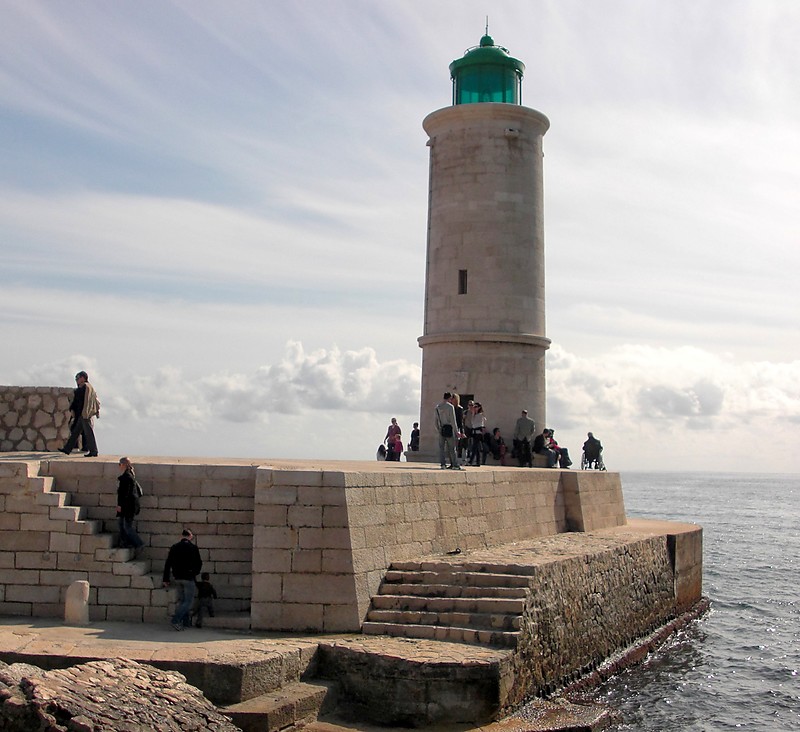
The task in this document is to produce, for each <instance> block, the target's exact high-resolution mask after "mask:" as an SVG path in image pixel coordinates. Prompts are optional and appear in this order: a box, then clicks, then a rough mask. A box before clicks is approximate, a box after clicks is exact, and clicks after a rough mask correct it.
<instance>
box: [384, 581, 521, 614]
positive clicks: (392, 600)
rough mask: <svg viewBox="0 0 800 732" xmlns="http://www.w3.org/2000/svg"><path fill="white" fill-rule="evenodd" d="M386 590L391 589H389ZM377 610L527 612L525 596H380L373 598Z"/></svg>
mask: <svg viewBox="0 0 800 732" xmlns="http://www.w3.org/2000/svg"><path fill="white" fill-rule="evenodd" d="M386 589H390V588H389V587H387V588H386ZM372 607H373V608H374V609H375V610H401V611H409V610H411V611H427V612H438V613H453V612H455V613H471V614H472V613H482V614H500V613H503V614H508V613H511V614H514V615H521V614H522V613H523V612H524V610H525V595H524V594H523V595H522V597H520V598H505V597H487V596H486V594H485V593H483V594H481V595H480V596H478V597H439V596H434V597H430V596H428V595H404V594H396V595H390V594H380V595H375V596H374V597H373V598H372Z"/></svg>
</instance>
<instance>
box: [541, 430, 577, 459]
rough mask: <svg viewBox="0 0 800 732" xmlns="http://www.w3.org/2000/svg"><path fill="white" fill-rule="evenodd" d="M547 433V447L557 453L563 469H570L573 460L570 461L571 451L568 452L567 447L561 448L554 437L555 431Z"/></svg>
mask: <svg viewBox="0 0 800 732" xmlns="http://www.w3.org/2000/svg"><path fill="white" fill-rule="evenodd" d="M547 432H548V441H547V446H548V447H549V448H550V449H551V450H553V451H554V452H555V454H556V457H557V458H558V463H559V465H560V466H561V467H562V468H568V467H569V466H570V465H572V460H570V459H569V450H567V448H566V447H560V446H559V444H558V443H557V442H556V438H555V437H554V431H553V430H547Z"/></svg>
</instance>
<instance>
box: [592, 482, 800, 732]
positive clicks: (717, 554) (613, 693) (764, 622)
mask: <svg viewBox="0 0 800 732" xmlns="http://www.w3.org/2000/svg"><path fill="white" fill-rule="evenodd" d="M622 486H623V492H624V494H625V506H626V509H627V513H628V515H629V516H635V517H650V518H665V519H672V520H676V521H687V522H692V523H698V524H700V525H702V527H703V562H704V574H703V592H704V594H705V595H706V596H707V597H709V598H710V600H711V603H712V609H711V611H710V612H709V613H708V614H707V615H705V616H704V617H703V618H702V619H701V620H699V621H697V622H695V623H693V624H692V625H691V626H690V627H689V628H688V629H687V630H686V631H684V632H682V633H681V634H679V635H678V636H676V637H675V638H673V639H672V641H671V642H670V643H668V644H667V645H666V646H664V647H663V648H662V649H660V650H659V652H658V653H656V654H653V655H652V656H651V657H650V658H648V660H647V661H646V662H645V663H644V664H642V665H640V666H637V667H635V668H632V669H630V670H628V671H627V672H625V673H623V674H621V675H620V676H618V677H616V678H614V679H612V680H611V681H609V682H608V683H606V684H605V685H603V686H602V687H600V688H599V689H598V690H597V693H596V694H595V699H596V700H597V701H602V702H604V703H606V704H608V705H610V706H612V707H614V708H615V709H617V710H619V711H620V712H621V714H622V717H623V720H624V721H623V722H622V723H621V724H619V725H617V726H615V727H614V728H613V729H614V730H637V732H640V731H644V732H666V731H669V732H679V731H681V730H684V731H688V730H693V731H694V730H742V729H743V730H764V731H765V732H782V731H783V730H787V731H788V730H793V731H794V732H798V730H800V603H798V593H799V592H800V561H798V554H800V500H799V499H800V476H797V475H749V474H733V473H731V474H719V473H699V474H698V473H693V474H683V473H624V474H623V475H622Z"/></svg>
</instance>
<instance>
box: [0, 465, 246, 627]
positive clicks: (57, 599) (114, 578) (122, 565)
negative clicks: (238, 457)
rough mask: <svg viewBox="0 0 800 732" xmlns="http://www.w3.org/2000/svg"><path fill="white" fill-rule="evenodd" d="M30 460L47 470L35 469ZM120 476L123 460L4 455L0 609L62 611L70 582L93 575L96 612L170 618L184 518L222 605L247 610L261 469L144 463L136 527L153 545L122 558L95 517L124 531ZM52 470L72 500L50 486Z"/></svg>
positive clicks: (104, 616) (106, 616)
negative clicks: (172, 553) (165, 578)
mask: <svg viewBox="0 0 800 732" xmlns="http://www.w3.org/2000/svg"><path fill="white" fill-rule="evenodd" d="M28 465H30V466H31V472H33V473H34V474H36V473H37V472H38V474H39V475H40V476H42V477H38V478H33V479H31V478H29V477H28V471H29V469H28ZM118 475H119V469H118V465H117V463H116V461H114V462H104V461H100V460H78V459H69V460H67V459H60V460H50V461H42V462H41V463H39V462H31V463H0V613H2V614H7V615H23V616H26V615H33V616H39V617H47V616H52V617H57V616H61V615H62V614H63V612H64V599H65V593H66V588H67V587H68V586H69V584H70V583H71V582H74V581H75V580H87V581H88V582H89V583H90V587H91V589H90V598H89V602H90V617H91V619H92V620H127V621H136V622H142V621H145V622H163V620H164V618H165V616H166V614H167V607H168V604H169V602H170V599H171V598H170V594H169V593H167V592H165V591H164V590H163V589H162V587H161V572H162V570H163V567H164V561H165V559H166V556H167V552H168V551H169V547H170V546H171V545H172V544H174V543H175V542H176V541H178V540H179V539H180V532H181V530H182V529H183V527H184V526H188V527H190V528H191V529H192V530H193V531H194V532H195V536H196V540H197V544H198V547H199V549H200V554H201V556H202V558H203V570H204V571H208V572H209V573H210V574H211V578H212V583H213V584H214V586H215V588H216V590H217V592H218V594H219V596H220V599H219V600H218V601H217V607H218V609H220V610H222V611H233V612H246V611H249V608H250V594H251V584H252V545H253V487H254V482H255V481H254V477H255V468H254V467H252V466H249V465H224V466H215V465H202V464H177V465H172V464H171V465H163V464H143V465H137V466H136V475H137V479H138V480H139V482H140V483H141V485H142V487H143V489H144V493H145V495H144V496H143V498H142V501H141V502H142V513H141V514H140V515H139V517H138V520H137V527H138V531H139V534H140V536H141V537H142V539H143V540H144V541H145V544H146V546H147V548H146V550H145V554H144V560H143V561H140V562H127V561H124V559H123V560H119V558H118V555H117V553H116V551H115V550H114V549H113V548H112V546H113V543H112V542H111V541H110V537H109V536H108V535H105V536H98V535H97V534H96V533H93V532H92V527H91V526H90V525H89V524H90V523H91V522H93V521H97V522H99V523H100V524H101V525H103V526H104V528H105V530H106V531H107V532H110V533H114V532H116V489H117V476H118ZM50 478H54V479H55V480H54V485H53V487H52V489H51V490H52V491H58V492H66V493H67V494H68V495H69V498H68V503H69V504H70V505H60V504H59V503H58V502H57V501H54V500H53V501H51V500H49V499H50V498H56V497H57V496H55V495H53V494H52V493H50V494H49V495H45V494H43V489H42V484H41V482H42V481H47V480H48V479H50ZM75 507H77V509H76V508H75Z"/></svg>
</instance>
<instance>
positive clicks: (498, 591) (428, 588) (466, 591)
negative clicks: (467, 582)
mask: <svg viewBox="0 0 800 732" xmlns="http://www.w3.org/2000/svg"><path fill="white" fill-rule="evenodd" d="M489 590H491V593H492V597H506V598H520V599H524V598H526V597H527V596H528V594H529V591H528V589H527V588H526V587H492V588H487V587H462V586H461V585H423V584H419V583H414V584H400V583H394V584H388V583H385V582H384V583H383V584H381V586H380V589H379V592H380V593H381V594H382V595H406V596H410V595H414V596H418V597H485V596H486V595H487V594H488V591H489Z"/></svg>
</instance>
